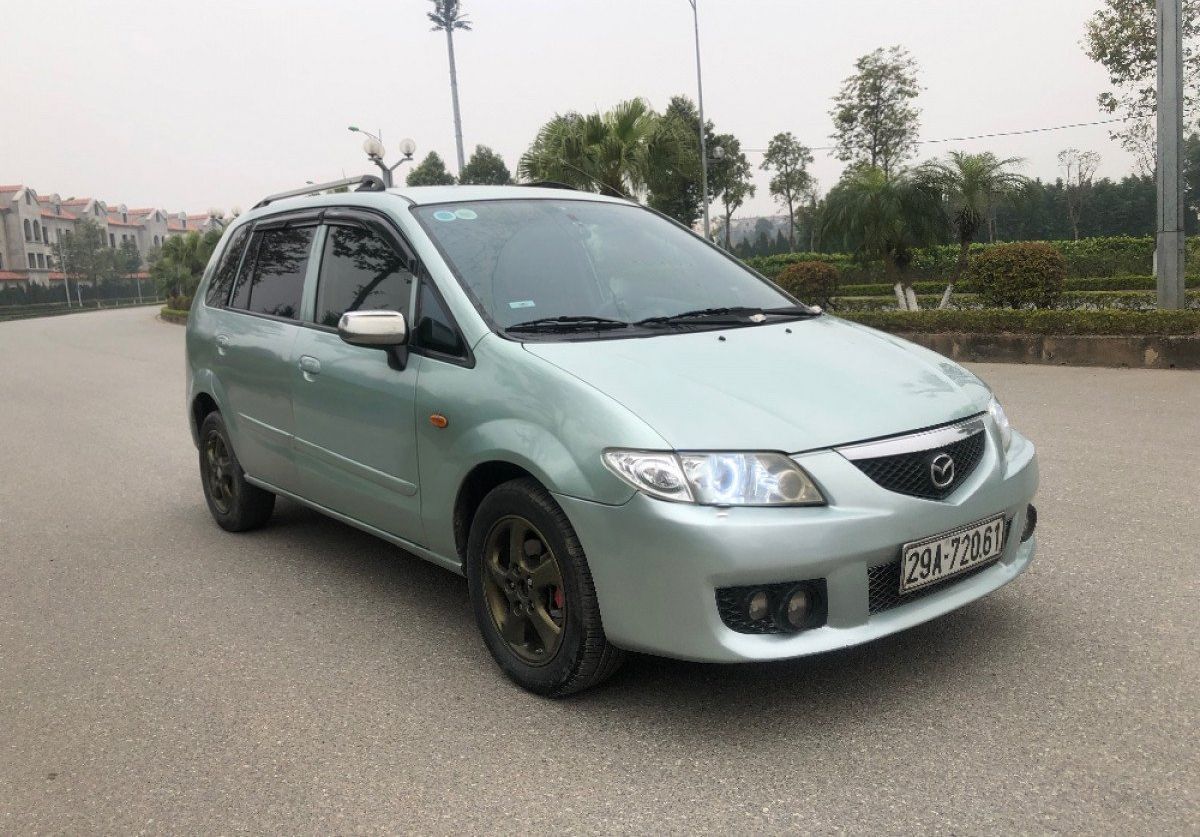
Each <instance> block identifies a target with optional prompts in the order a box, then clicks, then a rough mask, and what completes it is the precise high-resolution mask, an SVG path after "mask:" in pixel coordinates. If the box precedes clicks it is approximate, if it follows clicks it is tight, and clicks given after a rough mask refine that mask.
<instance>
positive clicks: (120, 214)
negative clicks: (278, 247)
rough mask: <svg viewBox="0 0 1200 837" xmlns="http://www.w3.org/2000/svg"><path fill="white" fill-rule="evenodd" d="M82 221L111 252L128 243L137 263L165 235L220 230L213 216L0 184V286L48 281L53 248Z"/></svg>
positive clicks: (145, 256) (50, 274)
mask: <svg viewBox="0 0 1200 837" xmlns="http://www.w3.org/2000/svg"><path fill="white" fill-rule="evenodd" d="M84 218H87V219H90V220H91V221H93V222H94V223H95V224H96V225H97V226H99V227H100V230H101V232H102V233H103V235H104V239H105V241H106V242H107V243H108V245H109V246H110V247H112V248H114V249H115V248H119V247H120V246H121V245H122V244H123V243H124V242H126V241H132V242H133V243H134V244H135V245H136V246H137V248H138V252H140V253H141V254H142V258H143V260H145V259H146V258H147V256H148V255H149V254H150V252H151V251H152V250H154V249H156V248H158V247H161V246H162V244H163V242H164V241H166V240H167V237H168V236H172V235H186V234H187V233H189V232H192V231H198V232H200V233H204V232H207V231H208V230H211V229H221V228H222V227H223V226H224V224H223V222H222V220H221V218H220V217H219V214H218V213H213V212H208V213H203V214H199V215H188V214H186V213H183V212H178V213H169V212H166V211H164V210H162V209H157V208H153V207H151V208H145V209H129V208H127V207H126V206H125V205H124V204H112V205H109V204H106V203H105V202H104V201H101V200H97V199H95V198H71V199H70V200H63V199H62V198H61V197H60V196H59V195H58V194H57V193H51V194H48V195H39V194H38V193H37V192H36V191H34V190H33V189H32V188H30V187H28V186H25V185H23V184H13V185H7V186H5V185H0V283H2V284H0V287H3V285H4V284H8V283H11V282H33V283H36V284H39V285H45V284H49V283H50V282H52V281H53V280H54V275H52V273H51V271H52V269H53V268H54V266H55V265H54V245H55V244H57V243H58V242H60V241H62V239H63V238H64V237H65V236H67V235H69V234H70V233H71V232H72V230H74V228H75V227H76V225H78V224H79V223H80V220H81V219H84ZM59 276H60V277H61V274H59ZM60 281H61V278H60Z"/></svg>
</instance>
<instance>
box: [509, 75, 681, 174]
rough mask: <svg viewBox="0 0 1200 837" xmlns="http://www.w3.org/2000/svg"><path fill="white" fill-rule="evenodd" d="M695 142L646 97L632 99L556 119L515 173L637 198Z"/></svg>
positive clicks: (546, 125)
mask: <svg viewBox="0 0 1200 837" xmlns="http://www.w3.org/2000/svg"><path fill="white" fill-rule="evenodd" d="M694 139H695V137H694V136H693V137H691V138H689V137H687V136H685V135H683V134H682V133H681V129H680V128H679V126H678V124H677V120H670V119H663V118H662V117H661V116H659V115H658V114H657V113H655V112H654V111H653V110H652V109H651V108H650V105H649V104H647V103H646V101H645V100H644V99H630V100H629V101H626V102H621V103H620V104H618V105H617V106H616V107H614V108H613V109H612V110H610V111H608V112H606V113H589V114H587V115H586V116H585V115H583V114H580V113H574V112H572V113H567V114H560V115H558V116H555V117H554V118H553V119H551V120H550V121H549V122H547V123H546V124H545V125H543V126H542V128H541V130H540V131H538V135H537V138H536V139H534V141H533V144H532V145H531V146H529V150H528V151H526V152H525V154H524V155H522V157H521V161H520V163H519V165H518V167H517V171H518V173H519V174H520V175H521V177H523V178H525V179H526V180H553V181H557V182H559V183H566V184H568V185H570V186H575V187H576V188H579V189H586V190H588V191H593V190H596V191H599V192H600V193H601V194H605V195H613V196H617V197H624V196H630V195H638V194H641V193H642V192H643V191H644V190H645V188H646V184H647V182H648V180H649V178H650V175H651V173H652V172H653V171H654V170H655V169H656V167H661V166H663V165H665V164H667V163H668V162H669V161H670V160H672V159H674V158H675V157H677V156H678V155H679V153H680V152H681V149H682V148H684V147H687V146H685V144H686V143H688V142H690V141H691V140H694Z"/></svg>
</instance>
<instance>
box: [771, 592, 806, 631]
mask: <svg viewBox="0 0 1200 837" xmlns="http://www.w3.org/2000/svg"><path fill="white" fill-rule="evenodd" d="M812 610H813V599H812V594H811V593H810V592H809V591H808V588H807V587H794V588H792V589H791V590H789V591H788V594H787V595H786V596H784V597H783V606H782V608H781V609H780V614H779V617H780V618H779V622H780V625H781V626H784V627H788V628H791V629H792V630H794V631H798V630H800V629H801V628H804V627H805V626H807V625H808V617H809V616H810V615H812Z"/></svg>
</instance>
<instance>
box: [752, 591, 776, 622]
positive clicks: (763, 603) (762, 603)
mask: <svg viewBox="0 0 1200 837" xmlns="http://www.w3.org/2000/svg"><path fill="white" fill-rule="evenodd" d="M770 613H771V598H770V596H768V595H767V591H766V590H756V591H755V592H753V593H751V594H750V595H749V596H747V597H746V616H747V617H749V619H750V621H751V622H761V621H762V620H764V619H766V618H767V616H768V615H769V614H770Z"/></svg>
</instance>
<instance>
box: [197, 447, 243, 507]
mask: <svg viewBox="0 0 1200 837" xmlns="http://www.w3.org/2000/svg"><path fill="white" fill-rule="evenodd" d="M204 464H205V470H206V472H207V473H206V474H205V478H206V480H207V481H208V496H209V497H210V498H212V503H213V505H214V506H216V508H217V511H219V512H220V513H221V514H229V511H230V509H232V508H233V503H234V499H235V494H236V492H237V484H236V483H235V481H234V478H233V457H232V456H231V455H230V453H229V446H228V445H226V444H225V439H224V437H222V436H221V434H220V433H210V434H208V438H207V439H206V440H205V442H204Z"/></svg>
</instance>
